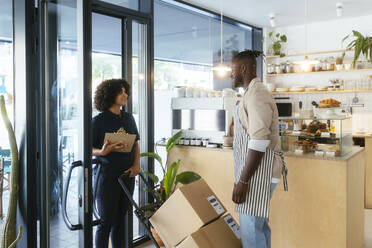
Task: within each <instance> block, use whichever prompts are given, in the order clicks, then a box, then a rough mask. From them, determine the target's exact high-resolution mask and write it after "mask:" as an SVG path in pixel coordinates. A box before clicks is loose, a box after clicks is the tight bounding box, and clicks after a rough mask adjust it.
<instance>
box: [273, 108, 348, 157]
mask: <svg viewBox="0 0 372 248" xmlns="http://www.w3.org/2000/svg"><path fill="white" fill-rule="evenodd" d="M325 104H334V103H325ZM279 121H280V124H279V129H280V136H281V147H282V150H283V151H284V152H290V153H295V154H299V155H300V154H307V155H314V156H321V157H340V156H344V155H345V154H347V153H348V152H350V151H351V148H352V132H351V130H352V128H351V117H348V116H343V117H339V118H300V117H280V118H279Z"/></svg>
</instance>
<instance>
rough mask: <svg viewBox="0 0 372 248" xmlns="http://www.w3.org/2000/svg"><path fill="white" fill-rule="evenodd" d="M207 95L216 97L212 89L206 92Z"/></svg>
mask: <svg viewBox="0 0 372 248" xmlns="http://www.w3.org/2000/svg"><path fill="white" fill-rule="evenodd" d="M208 97H216V94H215V92H214V91H213V90H211V91H209V92H208Z"/></svg>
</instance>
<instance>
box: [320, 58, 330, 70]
mask: <svg viewBox="0 0 372 248" xmlns="http://www.w3.org/2000/svg"><path fill="white" fill-rule="evenodd" d="M327 63H328V60H327V59H326V60H324V61H323V62H322V63H321V64H322V71H326V70H327Z"/></svg>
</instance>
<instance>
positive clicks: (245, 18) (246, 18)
mask: <svg viewBox="0 0 372 248" xmlns="http://www.w3.org/2000/svg"><path fill="white" fill-rule="evenodd" d="M183 1H185V2H188V3H192V4H194V5H197V6H200V7H204V8H207V9H209V10H213V11H216V12H219V11H220V0H183ZM222 1H223V5H224V8H223V9H224V11H223V12H224V14H225V15H226V16H229V17H232V18H234V19H237V20H240V21H242V22H245V23H248V24H251V25H254V26H258V27H268V26H269V25H270V22H269V15H270V14H271V13H275V15H276V25H277V26H288V25H296V24H301V23H304V22H305V18H304V16H305V0H261V1H257V0H222ZM337 2H343V5H344V11H343V17H342V18H347V17H355V16H364V15H371V14H372V0H309V1H308V6H309V10H308V13H309V14H308V16H309V18H308V22H318V21H325V20H331V19H337V16H336V3H337Z"/></svg>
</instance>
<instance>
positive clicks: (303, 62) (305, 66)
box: [294, 0, 319, 72]
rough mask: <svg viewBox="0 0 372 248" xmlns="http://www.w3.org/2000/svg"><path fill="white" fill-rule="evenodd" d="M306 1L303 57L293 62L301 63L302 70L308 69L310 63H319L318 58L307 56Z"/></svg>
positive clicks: (306, 4)
mask: <svg viewBox="0 0 372 248" xmlns="http://www.w3.org/2000/svg"><path fill="white" fill-rule="evenodd" d="M307 8H308V3H307V0H305V58H304V59H303V60H301V61H296V62H294V63H295V64H299V65H301V68H302V70H303V71H306V72H308V71H310V66H311V65H316V64H319V60H310V59H309V57H308V56H307V52H308V51H307V17H308V9H307Z"/></svg>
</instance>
